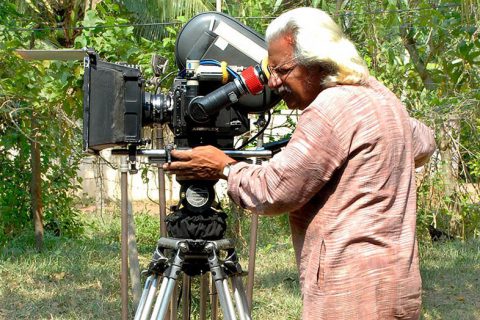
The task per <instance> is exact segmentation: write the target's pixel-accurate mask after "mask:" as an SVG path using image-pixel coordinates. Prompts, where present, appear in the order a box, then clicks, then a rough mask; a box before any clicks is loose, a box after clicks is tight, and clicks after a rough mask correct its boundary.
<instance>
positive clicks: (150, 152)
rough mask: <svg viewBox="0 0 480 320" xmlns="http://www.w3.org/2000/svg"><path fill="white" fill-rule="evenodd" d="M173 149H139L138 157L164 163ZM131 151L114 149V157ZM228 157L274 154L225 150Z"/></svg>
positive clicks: (262, 150)
mask: <svg viewBox="0 0 480 320" xmlns="http://www.w3.org/2000/svg"><path fill="white" fill-rule="evenodd" d="M170 151H171V149H168V148H167V149H137V150H136V155H137V156H145V157H151V158H160V159H162V160H163V161H168V160H169V159H171V157H170ZM129 152H131V151H129V149H112V155H131V153H129ZM223 152H225V154H226V155H228V156H230V157H232V158H241V159H242V158H244V159H247V158H252V157H257V158H263V159H269V158H271V157H272V155H273V152H272V151H271V150H266V149H260V150H223Z"/></svg>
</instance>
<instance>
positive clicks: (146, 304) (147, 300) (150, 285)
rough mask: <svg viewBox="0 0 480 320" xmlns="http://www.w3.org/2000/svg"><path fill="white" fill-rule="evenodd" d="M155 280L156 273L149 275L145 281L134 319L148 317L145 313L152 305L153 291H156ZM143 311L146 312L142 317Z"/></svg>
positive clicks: (156, 279) (138, 319)
mask: <svg viewBox="0 0 480 320" xmlns="http://www.w3.org/2000/svg"><path fill="white" fill-rule="evenodd" d="M157 281H158V276H157V275H151V276H149V277H148V278H147V280H146V281H145V286H144V288H143V293H142V297H141V298H140V302H139V303H138V307H137V311H136V312H135V318H134V320H141V319H146V318H147V317H148V314H147V313H150V312H149V311H147V310H150V307H151V306H152V302H153V298H154V296H155V292H156V291H157ZM144 313H146V314H145V315H144V316H143V317H142V315H143V314H144Z"/></svg>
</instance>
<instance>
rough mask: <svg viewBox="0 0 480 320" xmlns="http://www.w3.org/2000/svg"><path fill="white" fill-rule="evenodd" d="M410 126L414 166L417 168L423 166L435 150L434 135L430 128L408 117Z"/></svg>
mask: <svg viewBox="0 0 480 320" xmlns="http://www.w3.org/2000/svg"><path fill="white" fill-rule="evenodd" d="M410 126H411V128H412V135H413V140H412V141H413V153H414V159H415V167H416V168H418V167H421V166H423V165H424V164H425V163H426V162H427V161H428V159H430V156H431V155H432V154H433V152H434V151H435V149H436V144H435V136H434V134H433V130H432V129H430V128H429V127H427V126H426V125H425V124H423V123H422V122H420V121H418V120H416V119H414V118H410Z"/></svg>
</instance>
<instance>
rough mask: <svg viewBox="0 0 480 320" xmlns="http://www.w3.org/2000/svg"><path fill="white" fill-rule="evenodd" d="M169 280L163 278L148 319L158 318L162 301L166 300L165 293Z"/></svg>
mask: <svg viewBox="0 0 480 320" xmlns="http://www.w3.org/2000/svg"><path fill="white" fill-rule="evenodd" d="M169 280H170V279H168V278H167V277H163V280H162V285H161V286H160V290H159V291H158V296H157V301H156V302H155V306H154V307H153V312H152V316H151V318H150V319H156V318H157V317H158V313H159V311H160V306H161V304H162V301H163V300H164V299H165V298H166V296H165V291H166V290H167V285H168V282H169Z"/></svg>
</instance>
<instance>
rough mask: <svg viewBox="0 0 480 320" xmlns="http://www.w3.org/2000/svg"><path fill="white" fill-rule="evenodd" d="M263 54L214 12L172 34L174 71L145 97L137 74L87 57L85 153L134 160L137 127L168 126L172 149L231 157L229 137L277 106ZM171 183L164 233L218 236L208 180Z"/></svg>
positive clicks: (219, 217) (249, 36) (219, 222)
mask: <svg viewBox="0 0 480 320" xmlns="http://www.w3.org/2000/svg"><path fill="white" fill-rule="evenodd" d="M266 56H267V50H266V44H265V41H264V39H263V37H262V36H260V35H259V34H258V33H256V32H255V31H253V30H251V29H250V28H248V27H246V26H245V25H243V24H241V23H240V22H238V21H236V20H235V19H233V18H231V17H229V16H227V15H224V14H222V13H218V12H207V13H202V14H199V15H197V16H195V17H194V18H192V19H191V20H190V21H188V22H187V23H186V24H185V26H184V27H183V29H182V30H181V31H180V33H179V35H178V37H177V40H176V44H175V59H176V65H177V67H178V70H179V72H178V75H177V76H176V77H175V79H174V81H173V85H172V87H171V90H170V91H169V92H166V93H150V92H146V90H145V84H146V80H145V79H144V78H143V76H142V73H141V71H140V70H139V69H138V68H136V67H134V66H129V65H124V64H115V63H109V62H105V61H102V60H100V59H99V58H98V56H97V54H96V53H95V52H93V51H92V52H88V51H87V57H86V58H85V74H84V137H83V138H84V149H85V151H87V152H90V153H98V152H100V151H101V150H103V149H105V148H111V147H123V148H125V147H126V148H128V149H127V150H128V153H127V154H129V155H130V157H131V158H132V156H133V157H135V155H136V154H138V153H139V151H144V149H145V148H144V147H143V146H144V145H145V141H144V138H143V137H142V132H143V130H142V128H143V127H146V126H153V125H156V124H168V126H169V128H170V130H171V131H172V133H173V135H174V145H175V147H176V148H192V147H195V146H199V145H214V146H216V147H219V148H220V149H222V150H232V151H234V138H235V137H236V136H239V135H241V134H243V133H246V132H248V131H250V122H249V119H248V114H250V113H264V112H266V111H268V110H269V109H270V108H272V107H273V106H274V105H275V104H276V103H278V101H279V100H280V98H279V97H278V96H277V95H276V94H275V93H274V92H272V91H271V90H270V89H269V88H268V87H267V86H265V84H266V82H267V81H268V77H269V72H268V70H267V67H266V59H265V57H266ZM117 151H118V150H117ZM165 157H166V158H168V155H167V154H165ZM179 182H180V184H181V189H180V203H179V205H178V208H177V209H176V210H175V213H174V214H171V215H169V217H168V218H167V219H169V220H168V221H167V226H170V229H169V233H170V234H171V235H172V236H174V237H177V238H192V239H209V238H210V239H216V238H218V239H220V238H222V237H223V233H224V231H225V228H226V223H225V218H226V215H225V214H224V213H223V212H221V210H220V212H218V211H219V210H216V209H215V208H212V207H211V204H212V202H213V200H214V197H215V192H214V188H213V186H214V184H215V183H216V181H213V182H203V181H179Z"/></svg>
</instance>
